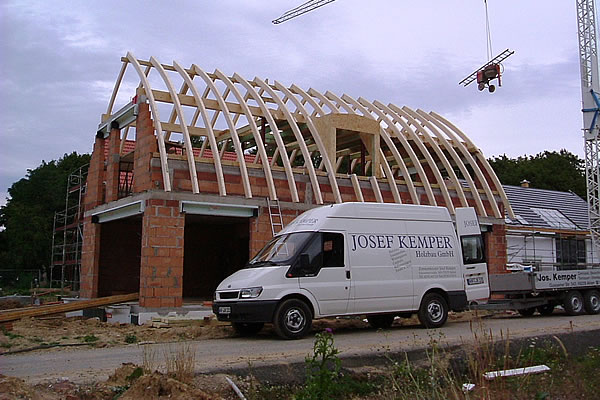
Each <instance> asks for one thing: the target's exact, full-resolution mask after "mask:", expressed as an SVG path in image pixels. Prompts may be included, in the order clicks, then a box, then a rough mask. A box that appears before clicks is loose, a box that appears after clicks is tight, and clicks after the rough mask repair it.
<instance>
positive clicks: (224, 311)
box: [219, 307, 231, 314]
mask: <svg viewBox="0 0 600 400" xmlns="http://www.w3.org/2000/svg"><path fill="white" fill-rule="evenodd" d="M219 314H231V307H219Z"/></svg>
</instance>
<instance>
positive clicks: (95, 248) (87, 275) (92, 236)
mask: <svg viewBox="0 0 600 400" xmlns="http://www.w3.org/2000/svg"><path fill="white" fill-rule="evenodd" d="M103 182H104V139H103V138H96V142H95V143H94V150H93V152H92V158H91V159H90V167H89V169H88V176H87V182H86V194H85V198H84V210H85V211H89V210H91V209H93V208H94V207H97V206H98V205H100V204H102V203H103ZM100 230H101V226H100V225H99V224H93V223H92V217H87V218H85V219H84V221H83V244H82V248H81V282H80V286H81V288H80V296H81V297H83V298H93V297H98V270H99V257H100Z"/></svg>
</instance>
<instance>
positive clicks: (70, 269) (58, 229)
mask: <svg viewBox="0 0 600 400" xmlns="http://www.w3.org/2000/svg"><path fill="white" fill-rule="evenodd" d="M88 167H89V164H86V165H84V166H82V167H80V168H79V169H77V170H76V171H74V172H72V173H71V174H70V175H69V178H68V182H67V191H66V196H65V208H64V210H62V211H57V212H56V213H55V214H54V227H53V230H52V256H51V260H50V271H49V272H50V273H49V280H50V287H57V288H58V287H60V288H61V289H66V288H69V289H70V290H72V291H79V278H80V274H81V248H82V245H83V196H84V195H85V190H86V178H87V172H88Z"/></svg>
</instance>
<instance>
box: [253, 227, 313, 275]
mask: <svg viewBox="0 0 600 400" xmlns="http://www.w3.org/2000/svg"><path fill="white" fill-rule="evenodd" d="M312 234H313V232H295V233H289V234H287V235H281V236H275V237H274V238H273V239H271V241H270V242H269V243H267V244H266V246H265V247H263V249H262V250H261V251H259V252H258V254H257V255H256V257H254V258H253V259H252V260H250V262H249V263H248V266H249V267H250V268H252V267H262V266H265V265H285V264H289V262H290V261H291V259H292V258H293V257H294V256H295V255H296V253H298V252H299V251H300V250H302V248H303V247H304V244H305V243H306V241H307V240H308V238H310V237H311V236H312Z"/></svg>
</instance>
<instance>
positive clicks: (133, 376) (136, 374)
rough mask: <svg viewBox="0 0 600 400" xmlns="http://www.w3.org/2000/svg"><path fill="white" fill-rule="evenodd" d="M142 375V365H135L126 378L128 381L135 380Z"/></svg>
mask: <svg viewBox="0 0 600 400" xmlns="http://www.w3.org/2000/svg"><path fill="white" fill-rule="evenodd" d="M142 375H144V369H143V368H142V367H137V368H136V369H134V370H133V372H132V373H131V374H130V375H129V376H128V377H127V378H126V379H127V380H128V381H130V382H131V381H135V380H136V379H137V378H139V377H140V376H142Z"/></svg>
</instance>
